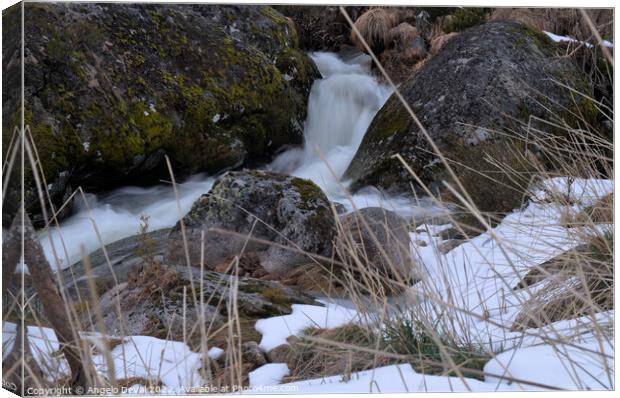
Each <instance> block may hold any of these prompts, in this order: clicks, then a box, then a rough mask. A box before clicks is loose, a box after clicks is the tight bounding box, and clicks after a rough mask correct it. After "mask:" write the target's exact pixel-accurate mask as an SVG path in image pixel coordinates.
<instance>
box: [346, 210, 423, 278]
mask: <svg viewBox="0 0 620 398" xmlns="http://www.w3.org/2000/svg"><path fill="white" fill-rule="evenodd" d="M340 223H341V226H342V228H341V229H340V230H339V232H338V237H337V244H336V245H335V249H336V250H337V251H338V255H339V257H340V258H341V259H342V260H343V262H345V263H346V264H351V263H352V261H351V260H350V258H351V257H352V256H353V255H356V256H359V257H360V258H361V259H362V262H363V263H364V266H366V267H369V268H371V270H373V271H378V273H379V274H380V275H382V276H384V277H386V278H387V279H391V280H395V281H401V282H405V283H409V282H411V281H412V279H414V280H419V279H420V274H419V271H418V270H417V267H416V264H415V262H414V261H413V257H412V254H411V249H410V243H411V238H410V236H409V225H408V223H407V220H405V219H404V218H403V217H401V216H399V215H398V214H396V213H394V212H392V211H389V210H386V209H382V208H380V207H368V208H364V209H361V210H358V211H356V212H353V213H350V214H347V215H345V216H343V217H341V219H340ZM352 250H354V251H355V253H351V251H352Z"/></svg>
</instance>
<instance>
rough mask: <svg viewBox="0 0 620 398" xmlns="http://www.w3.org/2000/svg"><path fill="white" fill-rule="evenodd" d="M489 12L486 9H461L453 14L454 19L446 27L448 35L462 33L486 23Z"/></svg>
mask: <svg viewBox="0 0 620 398" xmlns="http://www.w3.org/2000/svg"><path fill="white" fill-rule="evenodd" d="M487 12H488V10H487V9H485V8H475V7H465V8H459V9H457V10H456V11H455V12H454V13H453V14H452V19H450V20H449V22H448V23H446V25H445V26H444V28H443V30H444V31H445V32H446V33H452V32H461V31H463V30H465V29H467V28H471V27H472V26H475V25H479V24H481V23H484V21H485V20H486V17H487Z"/></svg>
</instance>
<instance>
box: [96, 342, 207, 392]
mask: <svg viewBox="0 0 620 398" xmlns="http://www.w3.org/2000/svg"><path fill="white" fill-rule="evenodd" d="M112 357H113V358H114V362H115V370H116V377H117V378H128V377H144V378H146V379H154V380H161V381H162V383H163V384H164V385H165V386H166V387H167V389H166V390H167V391H168V392H170V391H174V390H175V389H179V391H180V392H182V391H184V389H188V388H190V387H193V386H199V385H201V384H202V378H201V377H200V374H199V372H198V371H199V369H200V368H201V367H202V361H201V358H202V356H201V355H200V354H198V353H195V352H192V351H191V350H190V348H189V347H188V346H187V344H185V343H182V342H178V341H167V340H161V339H158V338H155V337H149V336H132V337H129V338H128V341H127V342H126V343H125V344H123V345H119V346H116V347H115V348H114V349H113V350H112ZM98 359H100V360H99V361H98ZM94 362H95V364H96V365H97V366H98V368H99V370H100V371H101V372H102V373H103V374H105V369H107V365H106V363H105V359H104V358H103V357H101V358H97V357H95V358H94Z"/></svg>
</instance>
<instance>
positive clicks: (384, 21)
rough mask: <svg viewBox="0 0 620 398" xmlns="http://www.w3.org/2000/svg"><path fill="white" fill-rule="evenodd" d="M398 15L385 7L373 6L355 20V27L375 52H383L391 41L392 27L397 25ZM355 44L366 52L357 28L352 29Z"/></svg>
mask: <svg viewBox="0 0 620 398" xmlns="http://www.w3.org/2000/svg"><path fill="white" fill-rule="evenodd" d="M396 22H397V21H396V16H395V15H394V14H393V13H391V12H389V11H387V10H385V9H383V8H372V9H370V10H368V11H366V12H365V13H364V14H362V15H361V16H360V17H359V18H358V19H357V20H356V21H355V28H356V29H357V30H358V31H359V32H360V34H361V36H362V38H363V39H364V41H365V42H366V43H367V44H368V46H369V47H370V49H371V50H372V51H373V52H374V53H375V54H381V53H382V52H383V50H384V49H385V48H387V47H388V44H389V42H390V29H392V28H393V27H394V26H396ZM351 41H352V42H353V44H354V45H355V46H356V47H357V48H359V49H361V50H362V51H364V52H366V47H365V46H364V44H363V42H362V41H361V40H360V38H359V37H358V35H357V33H356V32H355V30H352V31H351Z"/></svg>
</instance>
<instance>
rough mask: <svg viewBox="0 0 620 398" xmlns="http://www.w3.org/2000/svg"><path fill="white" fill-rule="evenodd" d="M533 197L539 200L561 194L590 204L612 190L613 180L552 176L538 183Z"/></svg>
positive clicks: (549, 198)
mask: <svg viewBox="0 0 620 398" xmlns="http://www.w3.org/2000/svg"><path fill="white" fill-rule="evenodd" d="M540 185H541V187H540V188H539V189H536V190H534V192H533V193H534V197H535V198H536V199H538V200H540V201H543V200H553V199H554V197H555V198H557V197H558V196H563V197H565V198H566V199H568V200H569V201H571V202H573V203H577V204H580V205H583V206H591V205H593V204H594V203H595V202H596V201H597V200H599V199H601V198H603V197H604V196H606V195H608V194H610V193H612V192H613V191H614V182H613V181H612V180H604V179H594V178H590V179H585V178H567V177H554V178H549V179H547V180H544V181H542V182H541V183H540Z"/></svg>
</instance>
